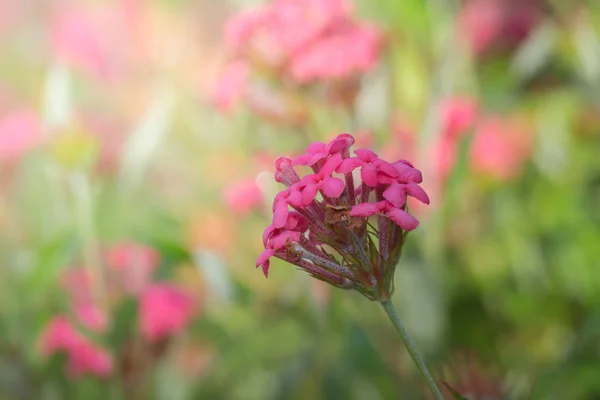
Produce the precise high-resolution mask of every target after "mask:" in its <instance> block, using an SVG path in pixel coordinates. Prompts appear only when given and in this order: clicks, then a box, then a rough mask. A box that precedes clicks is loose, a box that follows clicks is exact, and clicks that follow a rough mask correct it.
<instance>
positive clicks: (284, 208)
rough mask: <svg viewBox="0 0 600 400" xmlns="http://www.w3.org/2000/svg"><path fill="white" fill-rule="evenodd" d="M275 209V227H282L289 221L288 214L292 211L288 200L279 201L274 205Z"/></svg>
mask: <svg viewBox="0 0 600 400" xmlns="http://www.w3.org/2000/svg"><path fill="white" fill-rule="evenodd" d="M274 207H275V209H274V210H273V226H274V227H275V228H281V227H283V226H284V225H285V222H286V221H287V216H288V214H289V212H290V210H289V209H288V204H287V201H285V200H281V201H278V202H277V203H276V204H275V205H274Z"/></svg>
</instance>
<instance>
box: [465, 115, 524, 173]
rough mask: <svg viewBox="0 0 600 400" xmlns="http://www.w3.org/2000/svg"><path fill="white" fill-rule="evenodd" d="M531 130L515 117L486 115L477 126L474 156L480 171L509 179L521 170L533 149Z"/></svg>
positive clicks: (477, 168) (471, 151)
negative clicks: (520, 123)
mask: <svg viewBox="0 0 600 400" xmlns="http://www.w3.org/2000/svg"><path fill="white" fill-rule="evenodd" d="M530 140H531V136H530V132H528V131H527V130H526V129H525V128H524V127H523V126H522V125H519V124H518V123H516V122H515V121H510V120H507V119H506V118H502V117H495V116H494V117H486V118H485V119H483V120H481V121H480V122H479V123H478V125H477V128H476V131H475V136H474V138H473V143H472V144H471V148H470V156H471V162H472V165H473V168H474V169H475V171H476V172H478V173H482V174H487V175H490V176H492V177H494V178H496V179H499V180H509V179H511V178H513V177H515V176H516V175H517V174H518V173H519V172H520V170H521V167H522V165H523V162H524V161H525V159H526V158H527V156H528V155H529V153H530V150H531V149H530Z"/></svg>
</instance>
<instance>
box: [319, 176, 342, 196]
mask: <svg viewBox="0 0 600 400" xmlns="http://www.w3.org/2000/svg"><path fill="white" fill-rule="evenodd" d="M344 187H345V185H344V181H342V180H341V179H338V178H325V179H323V193H324V194H325V196H328V197H340V195H341V194H342V192H343V191H344Z"/></svg>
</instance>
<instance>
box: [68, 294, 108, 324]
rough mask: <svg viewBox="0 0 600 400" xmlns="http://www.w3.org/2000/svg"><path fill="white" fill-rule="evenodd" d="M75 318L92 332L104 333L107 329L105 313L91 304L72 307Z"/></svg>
mask: <svg viewBox="0 0 600 400" xmlns="http://www.w3.org/2000/svg"><path fill="white" fill-rule="evenodd" d="M74 308H75V316H76V317H77V319H78V320H79V322H81V324H82V325H83V326H84V327H86V328H87V329H89V330H90V331H92V332H105V331H106V329H107V328H108V318H107V316H106V313H105V312H104V311H103V310H102V309H101V308H100V307H99V306H97V305H96V304H94V303H93V302H91V301H89V302H79V303H76V304H75V305H74Z"/></svg>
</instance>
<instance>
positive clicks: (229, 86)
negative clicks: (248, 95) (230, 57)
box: [213, 61, 250, 112]
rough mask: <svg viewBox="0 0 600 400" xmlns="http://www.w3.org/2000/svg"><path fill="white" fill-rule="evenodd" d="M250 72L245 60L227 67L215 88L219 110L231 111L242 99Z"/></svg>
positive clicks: (216, 103)
mask: <svg viewBox="0 0 600 400" xmlns="http://www.w3.org/2000/svg"><path fill="white" fill-rule="evenodd" d="M249 72H250V70H249V69H248V65H247V64H246V63H245V62H243V61H234V62H232V63H231V64H229V65H227V66H226V67H225V69H224V70H223V71H222V73H221V76H220V77H219V78H218V80H217V82H216V84H215V86H214V88H213V102H214V104H215V106H216V107H217V108H218V109H219V110H221V111H223V112H229V111H231V110H232V109H233V108H234V107H235V106H236V105H237V104H238V103H239V102H240V101H241V100H242V98H243V96H244V90H245V88H246V81H247V80H248V75H249Z"/></svg>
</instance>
